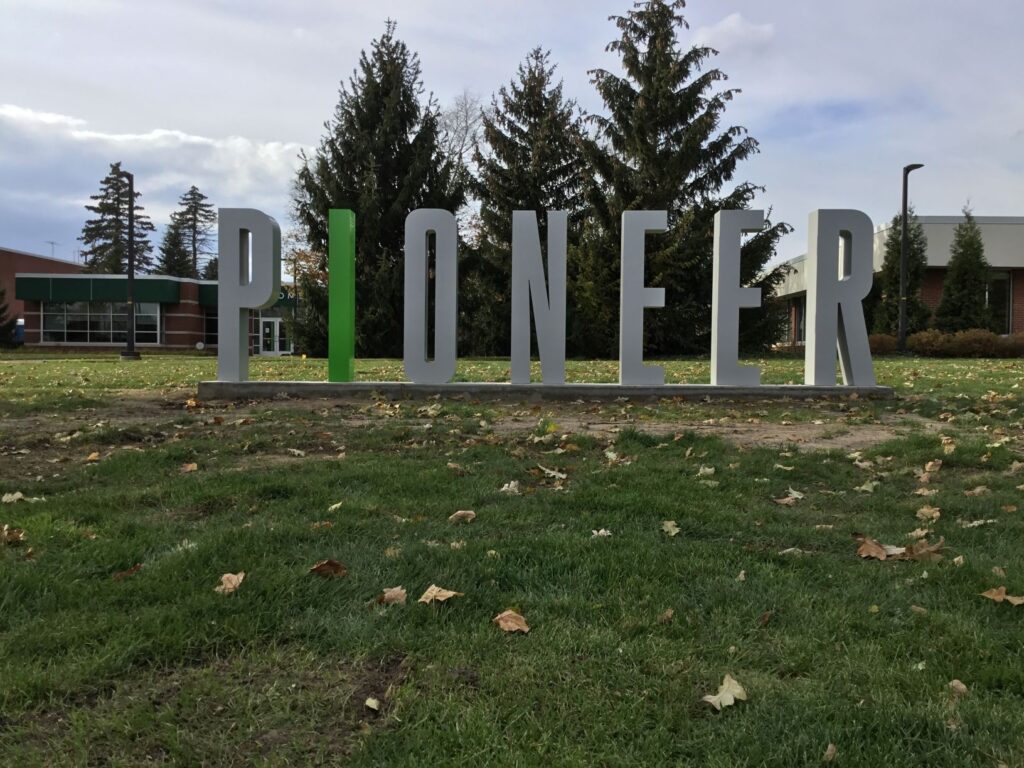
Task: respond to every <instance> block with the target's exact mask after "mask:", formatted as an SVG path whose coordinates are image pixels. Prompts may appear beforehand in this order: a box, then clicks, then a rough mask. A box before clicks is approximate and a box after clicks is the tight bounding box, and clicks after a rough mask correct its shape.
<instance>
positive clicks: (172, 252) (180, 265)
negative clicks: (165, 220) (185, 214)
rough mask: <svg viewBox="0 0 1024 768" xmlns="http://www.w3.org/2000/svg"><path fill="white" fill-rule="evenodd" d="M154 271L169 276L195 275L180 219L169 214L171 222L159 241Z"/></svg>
mask: <svg viewBox="0 0 1024 768" xmlns="http://www.w3.org/2000/svg"><path fill="white" fill-rule="evenodd" d="M156 271H157V272H158V273H159V274H161V275H170V276H171V277H196V273H195V270H194V269H193V268H192V255H191V254H190V253H189V252H188V249H187V247H186V245H185V232H184V231H183V227H182V222H181V220H180V219H179V218H178V217H176V216H175V215H173V214H172V215H171V223H170V224H169V225H168V226H167V229H166V231H165V232H164V239H163V241H162V242H161V243H160V261H159V262H158V263H157V267H156Z"/></svg>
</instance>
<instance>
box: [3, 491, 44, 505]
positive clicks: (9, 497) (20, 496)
mask: <svg viewBox="0 0 1024 768" xmlns="http://www.w3.org/2000/svg"><path fill="white" fill-rule="evenodd" d="M0 501H2V502H3V503H4V504H17V503H18V502H19V501H24V502H25V503H27V504H35V503H36V502H39V501H46V499H44V498H42V497H41V496H26V495H25V494H24V493H22V492H21V491H15V492H14V493H5V494H4V495H3V498H2V499H0Z"/></svg>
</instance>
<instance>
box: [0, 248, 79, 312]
mask: <svg viewBox="0 0 1024 768" xmlns="http://www.w3.org/2000/svg"><path fill="white" fill-rule="evenodd" d="M81 271H82V267H81V265H79V264H72V263H71V262H70V261H63V260H62V259H51V258H49V257H47V256H39V255H38V254H35V253H25V252H24V251H15V250H12V249H10V248H0V286H3V289H4V292H5V293H6V295H7V310H8V312H9V313H10V316H11V317H15V318H24V317H25V302H23V301H22V300H21V299H19V298H17V297H16V296H15V295H14V293H15V291H14V275H15V274H17V273H18V272H48V273H51V274H56V275H69V274H75V273H78V272H81Z"/></svg>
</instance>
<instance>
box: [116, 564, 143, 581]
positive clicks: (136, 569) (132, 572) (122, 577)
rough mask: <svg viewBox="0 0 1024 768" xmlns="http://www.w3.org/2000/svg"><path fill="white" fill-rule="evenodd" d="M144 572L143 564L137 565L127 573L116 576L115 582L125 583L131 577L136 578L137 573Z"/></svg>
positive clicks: (119, 572) (122, 572)
mask: <svg viewBox="0 0 1024 768" xmlns="http://www.w3.org/2000/svg"><path fill="white" fill-rule="evenodd" d="M141 570H142V563H136V564H135V565H133V566H132V567H131V568H129V569H128V570H127V571H118V572H117V573H115V574H114V581H124V580H125V579H127V578H128V577H129V576H134V575H135V574H136V573H138V572H139V571H141Z"/></svg>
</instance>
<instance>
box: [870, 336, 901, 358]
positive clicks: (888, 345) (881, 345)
mask: <svg viewBox="0 0 1024 768" xmlns="http://www.w3.org/2000/svg"><path fill="white" fill-rule="evenodd" d="M868 346H870V347H871V354H873V355H891V354H892V353H893V352H895V351H896V347H897V341H896V337H895V336H893V335H892V334H889V333H873V334H871V335H870V336H868Z"/></svg>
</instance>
